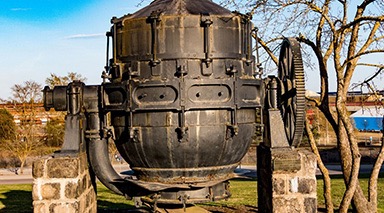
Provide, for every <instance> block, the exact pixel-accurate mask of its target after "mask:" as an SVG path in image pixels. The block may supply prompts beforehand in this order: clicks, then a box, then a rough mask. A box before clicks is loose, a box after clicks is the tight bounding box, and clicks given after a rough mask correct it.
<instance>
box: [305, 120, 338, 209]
mask: <svg viewBox="0 0 384 213" xmlns="http://www.w3.org/2000/svg"><path fill="white" fill-rule="evenodd" d="M305 130H306V132H307V134H308V138H309V144H310V146H311V149H312V152H313V153H314V154H315V155H316V160H317V166H318V167H319V169H320V171H321V174H322V175H323V182H324V194H323V196H324V200H325V208H326V209H327V213H333V212H334V206H333V202H332V195H331V191H332V188H331V178H330V177H329V172H328V169H327V168H326V167H325V165H324V163H323V161H322V160H321V157H320V153H319V150H318V149H317V145H316V141H315V138H314V137H313V134H312V131H311V129H310V128H309V123H308V120H307V119H306V120H305Z"/></svg>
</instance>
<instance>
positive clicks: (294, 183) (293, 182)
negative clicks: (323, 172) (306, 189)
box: [289, 177, 299, 193]
mask: <svg viewBox="0 0 384 213" xmlns="http://www.w3.org/2000/svg"><path fill="white" fill-rule="evenodd" d="M289 186H290V187H289V192H291V193H297V192H298V191H299V178H298V177H294V178H292V179H290V180H289Z"/></svg>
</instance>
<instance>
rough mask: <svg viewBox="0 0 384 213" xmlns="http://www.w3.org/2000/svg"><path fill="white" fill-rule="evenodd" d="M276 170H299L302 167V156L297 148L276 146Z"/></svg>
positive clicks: (274, 169) (274, 153)
mask: <svg viewBox="0 0 384 213" xmlns="http://www.w3.org/2000/svg"><path fill="white" fill-rule="evenodd" d="M272 168H273V171H274V172H297V171H299V170H300V169H301V157H300V154H299V153H298V152H297V151H296V150H291V149H287V148H280V149H278V148H275V149H273V150H272Z"/></svg>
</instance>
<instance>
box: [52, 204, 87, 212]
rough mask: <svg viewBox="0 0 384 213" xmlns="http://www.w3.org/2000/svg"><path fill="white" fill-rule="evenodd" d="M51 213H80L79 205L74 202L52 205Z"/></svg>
mask: <svg viewBox="0 0 384 213" xmlns="http://www.w3.org/2000/svg"><path fill="white" fill-rule="evenodd" d="M49 212H50V213H62V212H68V213H69V212H70V213H78V212H79V213H80V211H79V203H78V202H74V203H70V202H63V203H52V204H51V205H50V206H49Z"/></svg>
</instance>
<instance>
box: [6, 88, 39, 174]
mask: <svg viewBox="0 0 384 213" xmlns="http://www.w3.org/2000/svg"><path fill="white" fill-rule="evenodd" d="M11 89H12V93H13V98H12V101H13V102H14V103H15V105H14V106H15V110H16V112H17V113H18V120H20V122H19V124H18V126H17V129H16V134H15V137H14V138H12V140H8V141H7V143H6V144H5V145H6V147H7V148H8V149H9V150H10V151H11V152H12V153H13V154H14V155H15V156H16V157H17V158H18V159H19V160H20V162H21V166H20V173H21V174H22V173H23V168H24V164H25V161H26V159H27V157H28V156H29V155H31V154H32V152H33V151H35V150H36V148H37V147H39V146H40V144H41V141H40V138H39V136H38V134H37V132H38V130H37V127H36V103H39V102H40V101H41V85H40V84H38V83H36V82H34V81H26V82H24V83H23V84H16V85H14V86H13V87H12V88H11Z"/></svg>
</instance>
